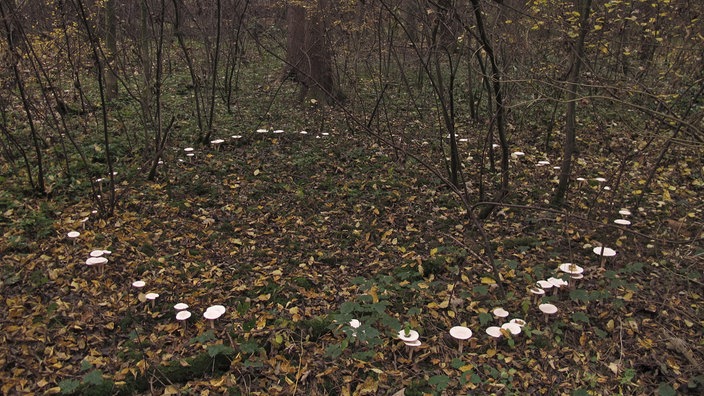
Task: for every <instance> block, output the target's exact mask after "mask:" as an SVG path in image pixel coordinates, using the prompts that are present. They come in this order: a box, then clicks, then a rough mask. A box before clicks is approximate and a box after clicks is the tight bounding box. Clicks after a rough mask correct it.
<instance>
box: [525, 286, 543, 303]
mask: <svg viewBox="0 0 704 396" xmlns="http://www.w3.org/2000/svg"><path fill="white" fill-rule="evenodd" d="M528 291H530V293H531V294H533V299H534V301H535V302H538V300H540V297H542V296H543V295H545V289H543V288H541V287H537V286H534V287H531V288H530V289H528Z"/></svg>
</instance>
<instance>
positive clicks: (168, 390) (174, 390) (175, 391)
mask: <svg viewBox="0 0 704 396" xmlns="http://www.w3.org/2000/svg"><path fill="white" fill-rule="evenodd" d="M162 395H164V396H168V395H178V389H177V388H176V387H175V386H173V385H169V386H167V387H166V388H165V389H164V393H162Z"/></svg>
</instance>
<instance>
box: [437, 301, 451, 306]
mask: <svg viewBox="0 0 704 396" xmlns="http://www.w3.org/2000/svg"><path fill="white" fill-rule="evenodd" d="M448 305H450V300H445V301H443V302H441V303H440V305H438V307H440V308H447V306H448Z"/></svg>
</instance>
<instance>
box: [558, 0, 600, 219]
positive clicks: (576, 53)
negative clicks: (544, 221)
mask: <svg viewBox="0 0 704 396" xmlns="http://www.w3.org/2000/svg"><path fill="white" fill-rule="evenodd" d="M575 6H576V7H577V9H578V10H579V13H580V19H579V23H580V26H579V37H578V38H577V42H576V43H575V46H574V49H573V50H572V65H571V68H570V73H569V75H568V77H567V113H566V115H565V117H566V119H567V120H566V125H565V143H564V147H563V149H562V164H561V166H560V182H559V184H558V185H557V189H555V195H553V198H552V204H553V205H554V206H562V204H563V203H564V200H565V195H566V194H567V189H568V188H569V184H570V173H571V171H572V156H573V155H574V154H575V153H576V150H577V139H576V136H577V133H576V129H577V122H576V119H577V115H576V113H577V88H578V87H577V86H578V84H579V71H580V69H581V67H582V58H584V40H585V37H586V36H587V33H588V32H589V29H588V26H587V22H588V21H589V13H590V11H591V6H592V0H575Z"/></svg>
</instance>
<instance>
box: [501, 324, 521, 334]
mask: <svg viewBox="0 0 704 396" xmlns="http://www.w3.org/2000/svg"><path fill="white" fill-rule="evenodd" d="M501 328H502V329H504V330H508V331H509V332H510V333H511V334H513V335H517V334H521V326H519V325H518V324H517V323H513V322H508V323H504V324H502V325H501Z"/></svg>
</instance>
